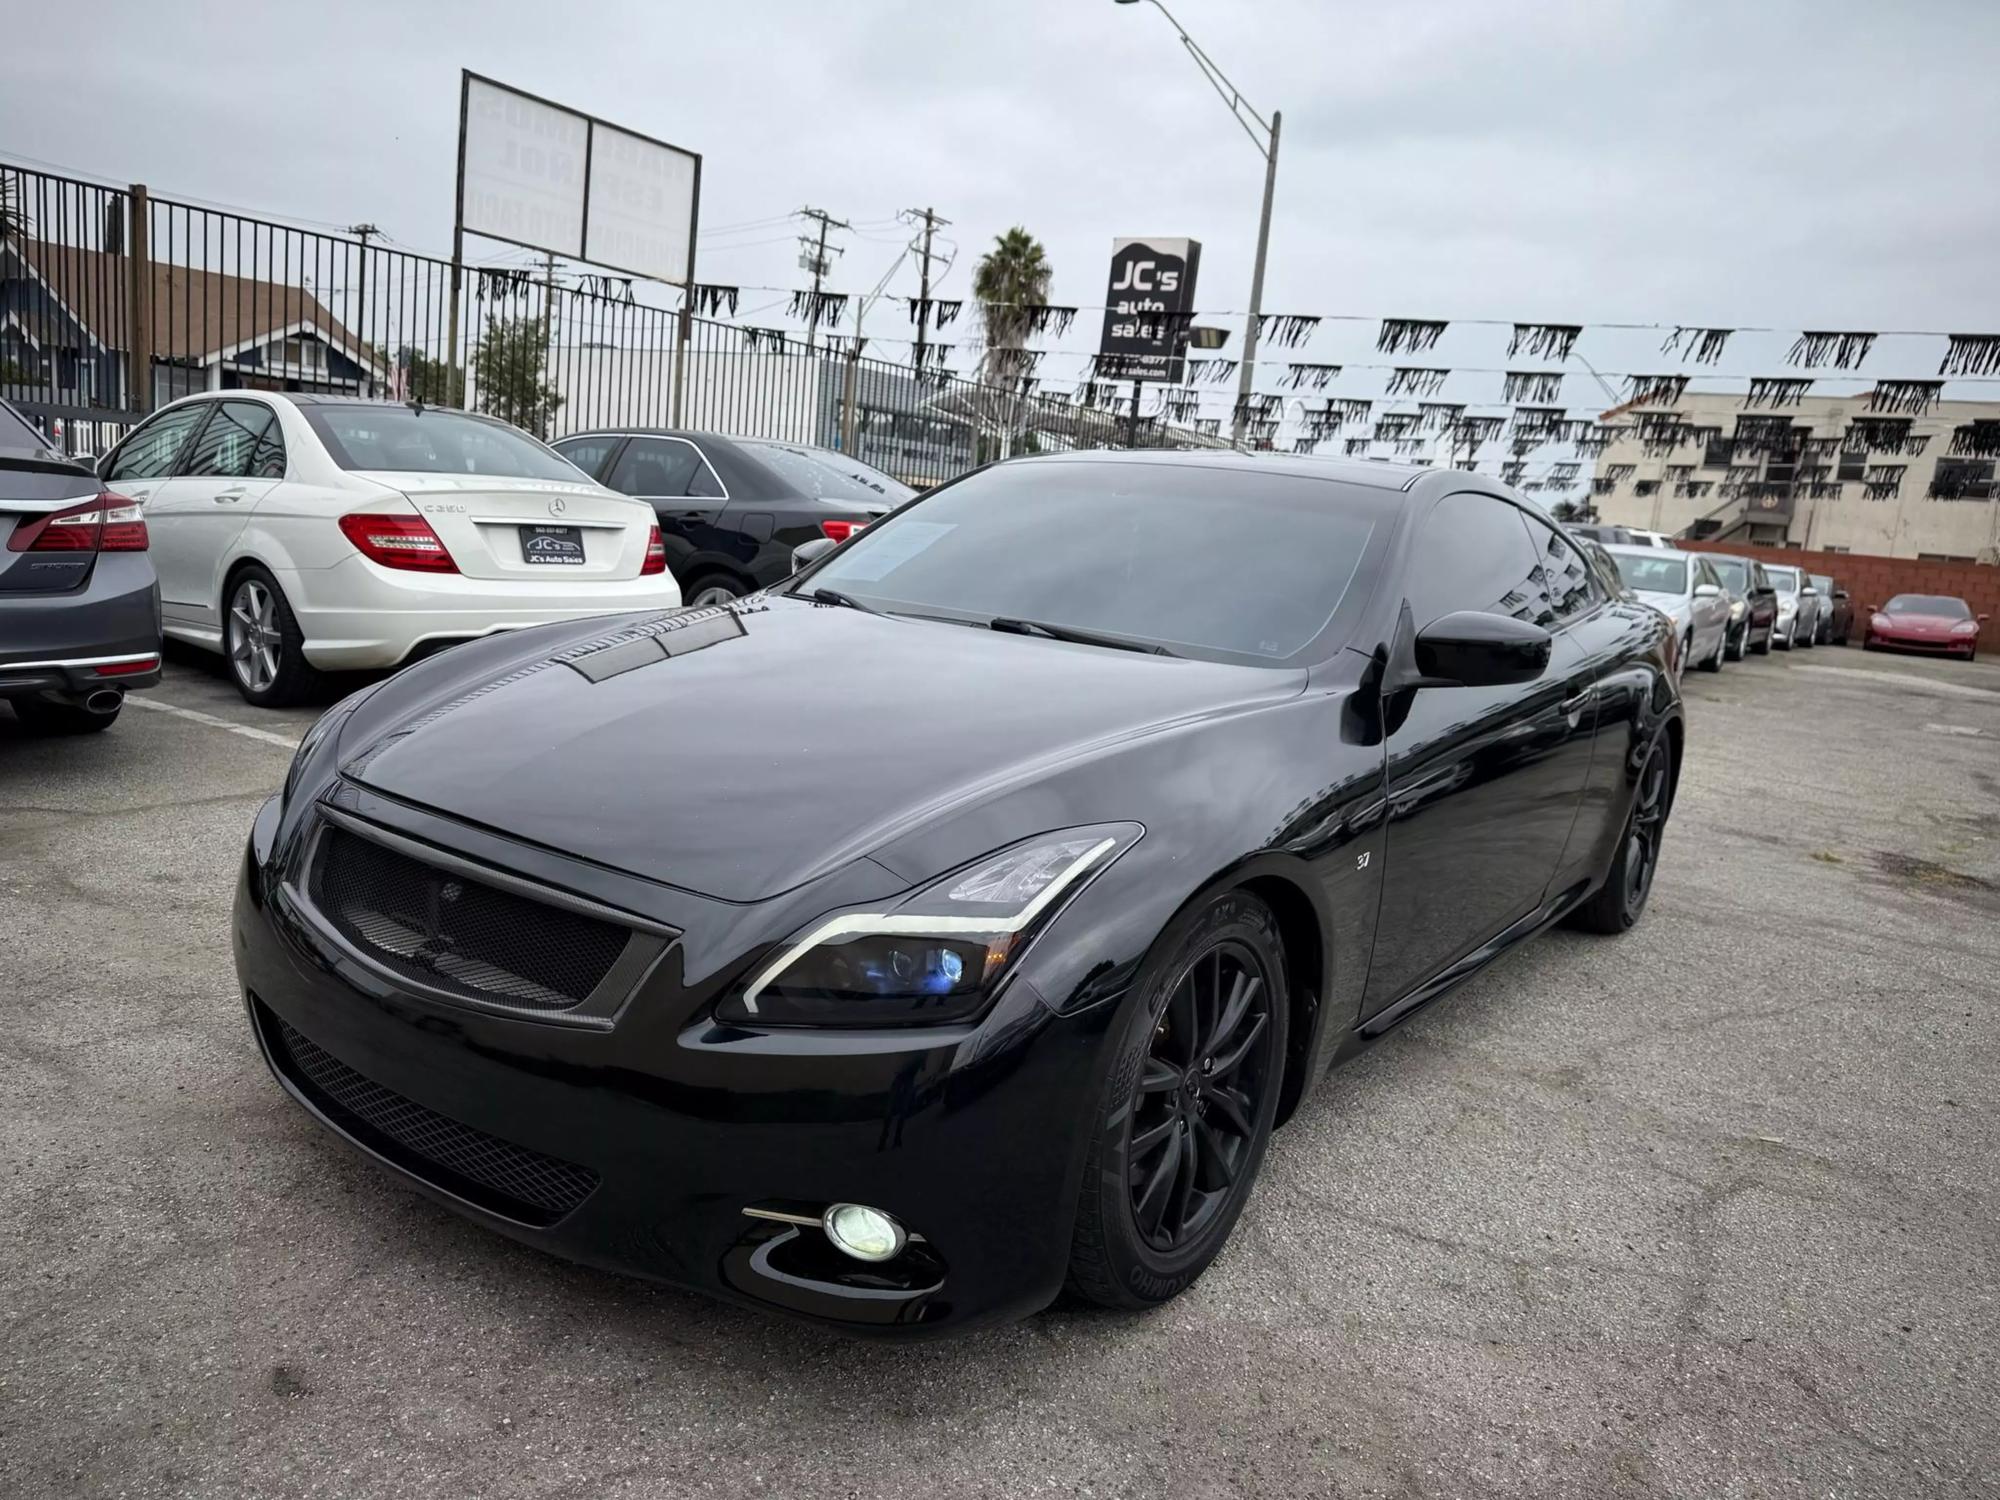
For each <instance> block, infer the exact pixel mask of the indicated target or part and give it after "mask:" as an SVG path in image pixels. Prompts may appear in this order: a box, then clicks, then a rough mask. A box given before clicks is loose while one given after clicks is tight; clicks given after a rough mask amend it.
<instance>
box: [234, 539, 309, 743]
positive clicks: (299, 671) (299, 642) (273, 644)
mask: <svg viewBox="0 0 2000 1500" xmlns="http://www.w3.org/2000/svg"><path fill="white" fill-rule="evenodd" d="M222 654H223V658H224V659H225V660H226V661H227V662H228V663H229V678H230V681H232V682H234V683H235V684H236V691H237V692H239V693H241V694H242V695H243V701H244V702H246V703H252V704H255V705H256V706H257V707H258V708H284V707H286V706H288V705H290V704H293V703H298V702H302V701H303V700H305V699H306V698H309V697H311V696H312V695H313V694H314V693H317V692H319V691H320V690H321V687H322V686H323V684H324V679H323V678H322V677H321V675H320V674H319V672H318V671H317V670H316V669H315V668H314V667H313V666H312V664H311V663H310V662H308V661H307V660H306V638H305V634H304V632H303V631H301V630H300V629H299V622H298V617H297V616H296V615H294V614H293V613H292V606H291V604H290V603H289V602H288V601H287V600H286V598H285V591H284V590H283V589H281V588H279V587H278V580H277V579H275V578H273V577H272V576H271V575H270V573H269V572H268V571H266V570H265V569H264V568H261V567H258V566H257V565H256V564H254V563H253V564H252V565H251V566H249V567H247V568H245V569H243V571H242V572H240V573H238V574H236V575H235V576H234V577H233V578H231V579H230V580H229V594H228V597H227V599H226V600H225V601H224V603H223V609H222Z"/></svg>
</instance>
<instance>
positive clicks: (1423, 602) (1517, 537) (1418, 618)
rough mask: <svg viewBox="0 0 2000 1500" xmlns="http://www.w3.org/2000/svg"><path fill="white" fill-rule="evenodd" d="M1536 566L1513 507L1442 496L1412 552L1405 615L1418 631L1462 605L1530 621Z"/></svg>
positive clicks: (1489, 498)
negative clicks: (1407, 603)
mask: <svg viewBox="0 0 2000 1500" xmlns="http://www.w3.org/2000/svg"><path fill="white" fill-rule="evenodd" d="M1539 567H1540V559H1539V558H1537V557H1536V555H1535V549H1534V546H1533V545H1532V544H1531V543H1530V542H1529V540H1528V533H1527V532H1526V531H1525V530H1523V529H1522V525H1521V516H1520V512H1519V511H1517V510H1516V509H1515V508H1514V507H1513V506H1511V505H1509V504H1508V503H1507V502H1506V501H1504V500H1496V499H1494V498H1493V497H1492V496H1490V495H1477V494H1471V493H1463V494H1457V495H1446V496H1445V497H1444V499H1442V500H1440V501H1439V502H1438V503H1437V508H1436V509H1435V510H1433V511H1432V512H1431V513H1430V516H1429V518H1428V519H1427V520H1426V521H1425V522H1424V530H1423V535H1422V536H1420V537H1418V539H1417V547H1416V550H1415V552H1414V553H1413V554H1412V555H1411V561H1410V571H1409V583H1408V593H1409V600H1410V618H1411V620H1412V622H1413V623H1414V624H1415V625H1416V628H1417V629H1419V630H1422V629H1423V628H1424V627H1425V626H1426V625H1429V624H1430V623H1431V621H1433V620H1435V619H1438V618H1439V617H1440V616H1442V615H1448V614H1451V613H1452V612H1453V611H1454V610H1461V609H1473V610H1478V611H1480V612H1481V613H1482V614H1489V615H1512V616H1514V617H1515V618H1516V619H1520V620H1533V619H1534V618H1535V616H1536V613H1537V609H1536V595H1537V594H1538V593H1539V592H1540V590H1539V587H1538V585H1537V582H1536V579H1535V576H1534V575H1535V573H1536V572H1537V570H1538V569H1539Z"/></svg>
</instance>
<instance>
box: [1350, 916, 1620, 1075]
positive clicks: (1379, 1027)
mask: <svg viewBox="0 0 2000 1500" xmlns="http://www.w3.org/2000/svg"><path fill="white" fill-rule="evenodd" d="M1593 888H1594V887H1593V884H1592V882H1590V881H1587V880H1586V881H1578V882H1577V883H1576V884H1575V885H1572V886H1570V887H1568V888H1567V889H1565V890H1563V891H1560V892H1558V893H1557V894H1556V895H1554V896H1552V897H1550V898H1549V899H1548V900H1547V901H1545V902H1543V903H1542V904H1541V905H1540V906H1538V907H1536V908H1535V910H1533V911H1531V912H1529V913H1528V914H1527V915H1526V916H1525V917H1522V918H1521V919H1520V920H1519V921H1518V922H1515V923H1514V924H1512V925H1511V926H1509V927H1507V928H1504V929H1503V930H1501V931H1500V932H1498V933H1496V934H1495V935H1494V936H1493V937H1492V938H1490V939H1488V940H1487V941H1486V942H1485V943H1483V944H1481V945H1480V946H1479V947H1477V948H1475V949H1473V950H1472V951H1471V952H1470V953H1468V954H1466V955H1465V957H1463V958H1461V959H1460V960H1459V961H1458V962H1457V963H1455V964H1452V965H1451V966H1450V967H1449V968H1446V969H1443V970H1441V971H1440V972H1438V973H1437V974H1434V975H1432V976H1431V977H1430V978H1429V979H1426V980H1425V981H1424V982H1423V983H1422V984H1420V985H1418V986H1417V987H1416V988H1415V989H1413V990H1411V991H1410V992H1409V993H1408V994H1407V995H1405V996H1403V998H1402V999H1400V1000H1397V1001H1395V1002H1394V1003H1393V1004H1390V1005H1387V1006H1384V1007H1383V1008H1382V1009H1381V1010H1378V1011H1377V1012H1375V1014H1374V1015H1372V1016H1370V1017H1369V1018H1368V1019H1367V1020H1366V1021H1364V1022H1362V1023H1361V1024H1360V1025H1359V1026H1357V1027H1355V1028H1354V1029H1353V1030H1352V1031H1350V1032H1348V1034H1347V1035H1346V1036H1345V1037H1344V1038H1342V1039H1341V1042H1340V1045H1339V1046H1338V1047H1337V1048H1336V1049H1335V1051H1334V1055H1333V1062H1332V1063H1331V1064H1330V1065H1329V1071H1331V1069H1332V1068H1336V1067H1338V1066H1340V1064H1342V1063H1343V1062H1346V1061H1347V1060H1348V1059H1349V1058H1351V1057H1358V1056H1359V1055H1360V1054H1361V1053H1363V1052H1365V1051H1367V1050H1368V1049H1369V1048H1370V1047H1372V1046H1373V1045H1374V1044H1375V1043H1376V1042H1378V1041H1380V1040H1381V1039H1382V1038H1383V1037H1385V1036H1387V1035H1388V1034H1389V1033H1390V1032H1391V1031H1394V1030H1395V1029H1396V1028H1397V1027H1398V1026H1400V1025H1402V1024H1403V1022H1405V1021H1407V1020H1409V1019H1410V1017H1411V1016H1414V1015H1415V1014H1416V1013H1417V1012H1418V1011H1420V1010H1423V1009H1424V1008H1425V1007H1426V1006H1428V1005H1430V1004H1431V1003H1432V1002H1433V1001H1435V1000H1442V999H1443V998H1444V997H1445V996H1446V995H1448V994H1450V993H1451V992H1452V991H1453V990H1455V989H1457V988H1458V987H1459V986H1460V985H1461V984H1463V983H1465V981H1466V980H1468V979H1470V978H1471V977H1472V976H1473V975H1475V974H1477V973H1478V972H1479V971H1480V970H1482V969H1484V968H1485V967H1486V966H1487V965H1488V964H1490V963H1492V962H1493V960H1495V959H1496V958H1498V957H1500V955H1501V954H1503V953H1505V952H1507V951H1508V950H1509V949H1511V948H1513V947H1514V946H1515V945H1516V944H1518V943H1521V942H1523V941H1525V940H1526V939H1528V938H1531V937H1533V936H1534V935H1535V934H1536V933H1538V932H1540V931H1541V930H1542V929H1543V928H1544V927H1549V926H1552V925H1554V924H1555V923H1557V922H1559V921H1561V920H1562V919H1563V918H1564V917H1565V916H1567V915H1568V914H1569V913H1570V912H1571V911H1572V910H1574V909H1575V908H1576V907H1577V906H1578V905H1580V904H1581V903H1582V902H1583V901H1584V899H1585V898H1586V897H1588V896H1589V895H1590V893H1591V891H1592V889H1593Z"/></svg>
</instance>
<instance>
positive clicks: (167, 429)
mask: <svg viewBox="0 0 2000 1500" xmlns="http://www.w3.org/2000/svg"><path fill="white" fill-rule="evenodd" d="M98 472H99V474H100V475H101V476H102V478H103V479H104V482H105V484H106V485H107V486H108V487H109V488H111V489H113V490H115V491H116V492H117V493H119V494H121V495H125V496H128V497H130V498H131V499H134V500H137V501H139V502H140V503H141V504H142V505H143V506H144V509H145V517H146V524H147V526H148V528H149V530H150V532H151V537H152V549H153V563H154V566H155V568H156V569H157V571H158V573H159V575H160V606H161V616H162V621H161V623H162V628H163V629H164V631H165V633H166V634H167V635H168V636H171V637H173V638H174V639H176V640H182V641H188V642H192V643H193V644H195V645H197V646H202V647H205V648H207V649H208V650H211V651H218V652H221V653H222V654H223V655H225V656H226V657H227V658H228V660H229V666H230V671H231V673H232V675H233V676H234V678H235V680H236V686H237V687H238V689H240V690H241V692H242V694H243V696H244V697H245V698H247V699H248V700H249V701H250V702H252V703H256V704H264V705H277V704H284V703H292V702H296V701H298V700H299V699H300V698H303V697H305V696H307V695H309V694H310V693H312V692H313V690H314V689H315V687H316V686H317V676H318V673H319V672H322V671H344V670H350V669H356V668H384V667H396V666H400V665H402V664H403V663H405V662H407V661H410V660H413V659H414V658H416V657H419V656H423V655H425V654H427V653H429V652H431V651H435V650H438V649H440V648H442V647H444V646H448V645H451V644H453V643H455V642H458V641H464V640H470V639H472V638H473V637H475V636H482V635H489V634H491V633H492V632H494V631H496V630H509V629H516V628H518V627H520V626H524V625H541V624H546V623H549V622H551V621H557V620H570V619H575V618H578V617H579V616H585V615H601V614H614V613H619V612H623V611H628V610H643V609H659V608H662V607H671V606H673V605H677V604H679V603H680V602H681V599H680V589H679V586H678V585H677V584H676V583H675V582H674V578H673V575H672V574H671V573H669V572H668V571H667V563H666V551H665V548H664V547H663V546H662V544H661V540H660V529H659V526H658V525H657V523H656V517H655V516H654V514H653V508H652V507H651V506H650V505H647V504H646V503H645V502H643V501H639V500H632V499H628V498H626V497H625V496H623V495H620V494H616V493H615V492H613V491H611V490H608V489H606V488H605V487H604V486H602V485H600V484H597V483H594V482H593V481H592V480H591V479H590V478H589V477H588V476H586V475H585V474H584V473H583V472H582V471H581V470H580V469H578V468H576V467H575V465H573V464H571V463H570V462H569V461H568V460H567V459H565V458H563V457H562V456H561V455H560V454H557V453H555V452H554V451H552V450H551V449H549V448H546V447H544V446H543V445H542V444H540V443H538V442H536V441H535V440H534V439H533V438H531V437H529V436H527V435H526V434H525V433H523V432H521V431H520V430H519V429H518V428H514V427H510V426H509V425H507V424H506V423H505V422H501V421H497V420H495V419H494V418H492V417H484V416H477V415H474V414H472V413H469V412H462V411H453V410H449V409H446V408H443V407H425V406H420V405H417V404H403V403H396V402H389V401H370V400H360V399H355V398H352V397H340V396H313V395H289V394H288V395H279V394H276V393H273V392H267V391H247V390H246V391H219V392H210V393H207V394H204V395H197V396H188V397H185V398H183V399H181V400H179V401H176V402H174V403H173V404H172V405H170V406H166V407H163V408H161V409H160V410H159V411H158V412H156V413H154V414H153V415H152V416H151V417H149V418H147V420H146V421H145V422H143V423H141V424H140V425H139V426H138V427H136V428H134V429H133V430H132V432H131V433H130V434H128V435H127V436H126V438H125V440H124V441H123V442H121V443H120V444H119V445H118V446H117V447H116V448H114V449H113V450H112V451H111V452H110V453H109V454H107V455H106V456H105V457H104V459H103V461H102V463H101V464H100V465H99V470H98Z"/></svg>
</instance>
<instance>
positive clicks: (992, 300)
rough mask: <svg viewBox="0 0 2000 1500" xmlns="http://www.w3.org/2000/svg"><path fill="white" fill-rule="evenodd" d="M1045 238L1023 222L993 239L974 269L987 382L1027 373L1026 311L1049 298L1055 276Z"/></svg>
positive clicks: (1005, 381)
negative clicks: (1024, 227) (984, 350)
mask: <svg viewBox="0 0 2000 1500" xmlns="http://www.w3.org/2000/svg"><path fill="white" fill-rule="evenodd" d="M1053 274H1054V273H1053V271H1052V269H1051V268H1050V266H1049V258H1048V255H1047V253H1046V252H1045V251H1044V250H1043V249H1042V242H1041V241H1040V240H1038V239H1036V238H1035V237H1034V236H1033V235H1032V234H1030V233H1028V231H1027V230H1025V229H1023V228H1022V227H1021V226H1020V225H1018V224H1017V225H1015V226H1014V227H1013V228H1012V229H1010V230H1008V231H1007V232H1006V233H1005V234H1003V235H1001V236H999V238H997V239H995V240H994V241H993V248H992V249H991V250H989V251H987V252H986V254H984V255H982V256H981V257H980V258H979V266H978V268H977V269H976V270H974V271H973V273H972V294H973V296H975V297H977V298H978V299H979V318H980V321H981V322H982V323H984V324H985V325H986V355H985V358H984V359H982V360H981V361H980V378H981V379H982V380H983V381H985V382H986V383H987V384H988V385H999V386H1012V385H1013V384H1014V383H1015V382H1016V381H1017V380H1018V379H1019V378H1020V377H1021V376H1022V375H1024V374H1026V373H1027V370H1026V366H1027V361H1026V360H1024V359H1023V358H1022V357H1021V350H1022V348H1023V347H1025V345H1026V344H1027V341H1028V325H1029V321H1030V314H1029V312H1028V309H1029V308H1030V307H1031V306H1033V305H1035V304H1037V303H1043V302H1047V301H1048V299H1049V278H1050V277H1051V276H1052V275H1053Z"/></svg>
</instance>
